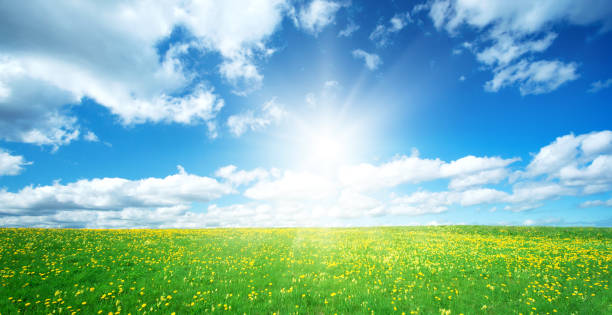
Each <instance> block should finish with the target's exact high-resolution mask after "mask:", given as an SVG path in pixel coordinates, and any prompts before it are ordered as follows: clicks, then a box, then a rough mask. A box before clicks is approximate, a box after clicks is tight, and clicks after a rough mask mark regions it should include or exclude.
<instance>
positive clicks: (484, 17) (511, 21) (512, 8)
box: [429, 0, 612, 34]
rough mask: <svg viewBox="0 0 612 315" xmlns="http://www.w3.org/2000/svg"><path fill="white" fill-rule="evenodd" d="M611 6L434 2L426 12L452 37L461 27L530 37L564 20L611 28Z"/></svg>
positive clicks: (597, 1) (597, 2)
mask: <svg viewBox="0 0 612 315" xmlns="http://www.w3.org/2000/svg"><path fill="white" fill-rule="evenodd" d="M611 12H612V5H610V3H609V2H607V1H603V0H585V1H571V0H561V1H559V0H545V1H537V2H534V1H513V2H508V1H504V0H495V1H487V2H480V1H462V0H454V1H449V0H438V1H435V2H434V3H433V4H432V5H431V9H430V12H429V15H430V17H431V18H432V20H433V22H434V25H435V26H436V27H437V28H445V29H446V30H447V31H448V32H450V33H453V32H455V31H456V30H457V28H458V27H459V26H460V25H461V24H463V23H465V24H468V25H470V26H472V27H474V28H477V29H482V28H486V27H487V26H489V25H494V26H495V27H496V28H498V29H503V30H508V31H511V32H516V33H522V34H527V33H534V32H537V31H540V30H542V29H543V28H545V27H546V26H547V25H550V24H551V23H557V22H561V21H564V20H567V21H568V22H569V23H572V24H577V25H588V24H592V23H601V24H602V29H603V30H607V29H609V28H610V27H612V18H610V16H611V15H610V13H611Z"/></svg>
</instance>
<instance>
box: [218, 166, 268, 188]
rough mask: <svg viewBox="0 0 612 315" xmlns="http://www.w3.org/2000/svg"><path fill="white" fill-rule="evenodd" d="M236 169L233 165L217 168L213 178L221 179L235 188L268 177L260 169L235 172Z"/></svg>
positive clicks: (266, 172)
mask: <svg viewBox="0 0 612 315" xmlns="http://www.w3.org/2000/svg"><path fill="white" fill-rule="evenodd" d="M237 169H238V168H237V167H236V166H235V165H227V166H224V167H221V168H219V169H218V170H217V171H216V172H215V176H216V177H219V178H223V179H225V180H226V181H228V182H229V183H231V184H232V185H235V186H240V185H245V184H248V183H251V182H253V181H256V180H264V179H267V178H269V177H270V173H268V171H266V170H264V169H262V168H256V169H254V170H251V171H245V170H240V171H237Z"/></svg>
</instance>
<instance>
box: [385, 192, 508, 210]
mask: <svg viewBox="0 0 612 315" xmlns="http://www.w3.org/2000/svg"><path fill="white" fill-rule="evenodd" d="M507 197H508V194H507V193H505V192H503V191H499V190H495V189H490V188H476V189H470V190H466V191H462V192H456V191H441V192H428V191H417V192H415V193H413V194H411V195H407V196H401V197H397V198H395V199H393V200H392V201H391V203H390V206H389V208H388V210H387V211H388V213H390V214H395V215H422V214H429V213H441V212H445V211H446V210H448V208H449V207H450V206H452V205H456V204H459V205H461V206H473V205H479V204H489V203H497V202H501V201H503V200H504V199H505V198H507Z"/></svg>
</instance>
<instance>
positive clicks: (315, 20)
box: [295, 0, 342, 36]
mask: <svg viewBox="0 0 612 315" xmlns="http://www.w3.org/2000/svg"><path fill="white" fill-rule="evenodd" d="M341 7H342V5H341V4H339V3H337V2H334V1H326V0H313V1H311V2H310V4H308V5H307V6H304V7H302V8H301V9H300V12H299V14H298V17H297V19H296V20H295V21H296V22H297V24H296V26H298V27H300V28H302V29H304V30H306V31H307V32H309V33H311V34H313V35H315V36H316V35H318V34H319V33H320V32H321V31H322V30H323V28H325V26H327V25H329V24H331V23H334V19H335V16H336V12H338V10H339V9H340V8H341Z"/></svg>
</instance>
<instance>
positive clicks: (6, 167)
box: [0, 148, 32, 176]
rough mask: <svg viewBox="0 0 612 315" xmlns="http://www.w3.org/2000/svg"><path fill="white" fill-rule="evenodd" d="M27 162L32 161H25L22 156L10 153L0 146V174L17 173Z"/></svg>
mask: <svg viewBox="0 0 612 315" xmlns="http://www.w3.org/2000/svg"><path fill="white" fill-rule="evenodd" d="M29 164H32V163H31V162H27V161H26V160H25V158H24V157H23V156H21V155H11V154H10V153H8V152H6V151H4V150H3V149H1V148H0V176H5V175H17V174H19V173H21V171H23V167H24V166H26V165H29Z"/></svg>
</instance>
